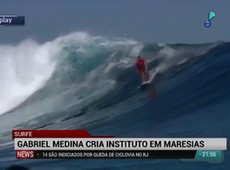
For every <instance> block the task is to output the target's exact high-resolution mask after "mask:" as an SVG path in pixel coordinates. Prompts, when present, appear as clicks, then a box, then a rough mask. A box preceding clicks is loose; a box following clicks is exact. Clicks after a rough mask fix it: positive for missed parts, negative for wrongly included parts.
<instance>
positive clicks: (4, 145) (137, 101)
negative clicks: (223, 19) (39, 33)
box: [0, 32, 230, 170]
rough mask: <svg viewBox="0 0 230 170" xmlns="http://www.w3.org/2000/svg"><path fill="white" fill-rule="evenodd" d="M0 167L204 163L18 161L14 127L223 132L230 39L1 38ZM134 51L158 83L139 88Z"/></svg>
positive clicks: (229, 97)
mask: <svg viewBox="0 0 230 170" xmlns="http://www.w3.org/2000/svg"><path fill="white" fill-rule="evenodd" d="M0 52H1V57H0V79H1V83H0V138H1V142H0V169H4V168H5V167H7V166H9V165H11V164H21V165H24V166H27V167H29V168H31V170H76V169H87V170H92V169H94V170H95V169H111V170H117V169H119V170H120V169H128V170H129V169H131V170H136V169H141V170H143V169H146V170H147V169H163V170H164V169H166V170H167V169H176V170H180V169H181V170H183V169H188V170H189V169H191V170H194V169H205V170H206V169H207V170H217V169H218V170H219V169H221V170H225V169H226V170H227V169H229V167H230V163H229V161H228V159H229V158H230V155H229V153H228V152H225V160H224V161H223V162H222V163H220V164H210V163H207V162H195V161H185V160H135V161H134V160H131V159H130V160H16V159H15V151H14V150H13V141H12V139H11V130H12V129H86V130H88V131H89V132H90V133H91V134H92V135H97V136H99V135H103V136H105V135H112V136H115V137H227V138H228V137H229V136H230V126H229V121H230V115H229V110H230V85H229V84H230V57H229V56H230V43H226V42H217V43H209V44H193V45H188V44H150V43H148V44H146V43H140V42H137V41H135V40H130V39H125V38H106V37H100V36H90V35H88V34H87V33H84V32H75V33H71V34H68V35H65V36H61V37H58V38H56V39H55V40H52V41H49V42H46V43H44V44H38V43H37V42H35V41H33V40H25V41H23V42H21V43H20V44H18V45H4V44H2V45H0ZM137 55H143V56H145V57H146V59H147V60H148V62H149V68H150V74H151V73H153V72H154V70H155V69H158V74H157V76H156V79H155V81H154V83H153V84H152V85H151V86H150V87H149V88H147V89H146V90H142V91H140V90H139V89H138V88H137V87H138V86H139V84H140V78H139V77H138V75H137V73H136V70H135V68H134V63H135V59H136V56H137ZM228 146H229V145H228Z"/></svg>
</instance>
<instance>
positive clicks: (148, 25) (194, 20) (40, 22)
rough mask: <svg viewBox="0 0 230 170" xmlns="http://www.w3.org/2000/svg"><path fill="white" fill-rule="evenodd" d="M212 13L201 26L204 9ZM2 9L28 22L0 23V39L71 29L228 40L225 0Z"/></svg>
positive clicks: (18, 2) (115, 0)
mask: <svg viewBox="0 0 230 170" xmlns="http://www.w3.org/2000/svg"><path fill="white" fill-rule="evenodd" d="M210 11H214V12H215V13H216V17H215V18H214V19H213V20H212V27H211V28H205V27H204V22H205V21H206V20H207V19H208V13H209V12H210ZM0 14H17V15H23V16H25V18H26V21H25V22H26V25H25V26H20V27H3V26H1V27H0V37H1V38H0V43H1V44H6V43H7V44H8V43H18V42H20V41H23V40H25V39H27V38H33V39H35V40H36V41H38V42H46V41H49V40H52V39H54V38H57V37H58V36H60V35H65V34H68V33H71V32H74V31H83V32H89V33H90V34H92V35H101V36H107V37H125V38H130V39H134V40H137V41H140V42H153V43H206V42H215V41H230V33H229V30H230V20H229V17H230V1H229V0H0Z"/></svg>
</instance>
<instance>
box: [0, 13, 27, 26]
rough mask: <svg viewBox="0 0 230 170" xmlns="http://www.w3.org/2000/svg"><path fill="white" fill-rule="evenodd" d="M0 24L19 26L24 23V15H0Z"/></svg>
mask: <svg viewBox="0 0 230 170" xmlns="http://www.w3.org/2000/svg"><path fill="white" fill-rule="evenodd" d="M0 25H4V26H21V25H25V17H24V16H18V15H0Z"/></svg>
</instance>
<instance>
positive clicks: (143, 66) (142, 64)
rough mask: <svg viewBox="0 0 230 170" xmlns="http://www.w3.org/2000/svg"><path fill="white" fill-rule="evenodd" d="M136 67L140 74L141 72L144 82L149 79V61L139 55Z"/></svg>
mask: <svg viewBox="0 0 230 170" xmlns="http://www.w3.org/2000/svg"><path fill="white" fill-rule="evenodd" d="M136 69H137V72H138V74H140V76H141V79H142V83H144V82H145V81H147V80H148V63H147V62H146V60H145V59H144V58H143V57H141V56H138V57H137V60H136Z"/></svg>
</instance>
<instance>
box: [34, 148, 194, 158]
mask: <svg viewBox="0 0 230 170" xmlns="http://www.w3.org/2000/svg"><path fill="white" fill-rule="evenodd" d="M195 154H196V150H151V151H149V150H146V151H145V150H137V151H135V150H131V151H127V150H120V151H118V150H116V151H114V150H110V151H108V150H106V151H102V150H94V151H92V150H91V151H90V150H89V151H87V150H84V151H83V150H82V151H49V150H48V151H42V150H39V151H35V154H34V159H102V158H103V159H194V157H195Z"/></svg>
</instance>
